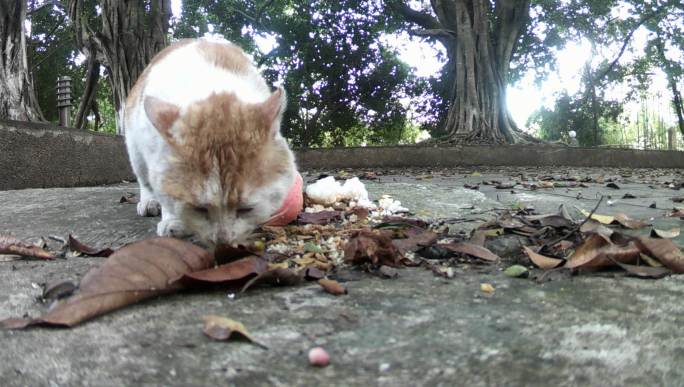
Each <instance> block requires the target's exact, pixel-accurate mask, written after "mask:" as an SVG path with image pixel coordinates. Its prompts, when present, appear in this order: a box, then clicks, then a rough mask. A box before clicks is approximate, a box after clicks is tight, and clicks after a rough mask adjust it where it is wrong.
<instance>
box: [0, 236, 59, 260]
mask: <svg viewBox="0 0 684 387" xmlns="http://www.w3.org/2000/svg"><path fill="white" fill-rule="evenodd" d="M0 254H11V255H21V256H23V257H31V258H38V259H55V258H56V257H55V255H54V254H52V253H50V252H48V251H45V250H44V249H42V248H40V247H38V246H35V245H32V244H30V243H26V242H24V241H21V240H19V239H17V238H15V237H13V236H11V235H0Z"/></svg>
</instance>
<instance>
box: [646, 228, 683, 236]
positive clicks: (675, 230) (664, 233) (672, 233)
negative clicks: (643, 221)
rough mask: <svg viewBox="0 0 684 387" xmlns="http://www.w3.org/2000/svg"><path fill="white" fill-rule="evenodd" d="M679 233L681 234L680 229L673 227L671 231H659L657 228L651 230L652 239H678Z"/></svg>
mask: <svg viewBox="0 0 684 387" xmlns="http://www.w3.org/2000/svg"><path fill="white" fill-rule="evenodd" d="M679 233H680V230H679V227H673V228H671V229H669V230H659V229H657V228H654V229H652V230H651V237H653V238H665V239H672V238H676V237H678V236H679Z"/></svg>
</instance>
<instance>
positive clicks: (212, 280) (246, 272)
mask: <svg viewBox="0 0 684 387" xmlns="http://www.w3.org/2000/svg"><path fill="white" fill-rule="evenodd" d="M267 270H268V262H266V260H264V259H263V258H261V257H256V256H251V257H246V258H242V259H239V260H237V261H233V262H230V263H226V264H224V265H219V266H216V267H212V268H208V269H205V270H199V271H194V272H188V273H185V274H183V276H182V277H181V278H180V281H181V282H182V283H183V284H184V285H186V286H189V285H194V286H197V285H202V284H204V285H218V284H220V285H232V286H240V285H242V284H244V283H245V282H246V281H249V280H250V279H253V278H256V277H257V276H259V275H261V274H263V273H265V272H266V271H267Z"/></svg>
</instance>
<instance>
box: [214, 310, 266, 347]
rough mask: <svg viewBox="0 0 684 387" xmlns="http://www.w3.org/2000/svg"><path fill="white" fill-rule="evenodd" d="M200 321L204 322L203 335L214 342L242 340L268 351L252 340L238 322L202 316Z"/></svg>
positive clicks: (218, 317) (224, 318) (219, 317)
mask: <svg viewBox="0 0 684 387" xmlns="http://www.w3.org/2000/svg"><path fill="white" fill-rule="evenodd" d="M202 320H204V329H203V332H204V334H205V335H207V336H209V337H211V338H212V339H214V340H218V341H227V340H231V339H233V340H235V339H242V340H247V341H249V342H250V343H253V344H255V345H257V346H259V347H261V348H264V349H268V347H266V346H265V345H263V344H261V343H259V342H257V341H256V340H254V338H253V337H252V335H250V334H249V332H248V331H247V328H245V326H244V325H243V324H242V323H241V322H239V321H235V320H231V319H229V318H226V317H221V316H215V315H206V316H202Z"/></svg>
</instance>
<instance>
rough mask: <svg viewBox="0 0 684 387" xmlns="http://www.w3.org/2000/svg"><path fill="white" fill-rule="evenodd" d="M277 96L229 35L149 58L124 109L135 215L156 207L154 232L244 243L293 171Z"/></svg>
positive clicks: (280, 93)
mask: <svg viewBox="0 0 684 387" xmlns="http://www.w3.org/2000/svg"><path fill="white" fill-rule="evenodd" d="M285 101H286V98H285V92H284V90H283V89H282V88H278V89H277V90H276V91H274V92H271V90H270V89H269V87H268V85H267V84H266V82H265V80H264V79H263V77H262V76H261V74H260V72H259V71H258V70H257V68H256V67H255V65H254V64H253V63H252V61H251V60H250V58H249V57H248V56H247V55H245V53H244V52H243V51H242V49H240V48H239V47H238V46H236V45H234V44H232V43H230V42H228V41H216V40H206V39H197V40H184V41H180V42H177V43H175V44H172V45H171V46H169V47H167V48H166V49H164V50H163V51H161V52H160V53H159V54H157V56H156V57H155V58H154V59H153V60H152V62H151V63H150V65H149V66H148V67H147V69H146V70H145V71H144V72H143V74H142V75H141V76H140V78H139V79H138V81H137V83H136V84H135V86H134V87H133V89H132V90H131V93H130V94H129V96H128V99H127V100H126V105H125V107H124V111H123V114H122V116H123V122H124V131H125V136H126V146H127V148H128V154H129V157H130V160H131V164H132V166H133V171H134V172H135V175H136V176H137V178H138V182H139V184H140V202H139V203H138V208H137V210H138V215H140V216H156V215H159V213H160V210H161V221H160V222H159V224H158V225H157V233H158V234H159V235H162V236H175V237H181V236H187V235H195V236H197V237H199V239H201V240H202V241H204V242H207V243H210V244H223V243H237V242H242V241H244V239H245V238H246V237H247V236H249V235H250V234H251V233H252V232H253V231H254V229H255V228H257V227H258V226H259V225H261V224H264V223H266V222H267V221H268V220H269V219H270V218H271V217H272V216H273V214H274V213H276V211H277V210H278V208H279V207H280V206H281V204H283V200H284V199H285V197H286V195H287V193H288V190H289V189H290V187H291V186H292V184H293V180H294V179H295V176H296V175H297V172H296V166H295V161H294V157H293V154H292V152H291V151H290V149H289V147H288V145H287V142H286V141H285V139H284V138H283V137H282V136H281V134H280V123H281V118H282V114H283V111H284V109H285Z"/></svg>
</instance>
